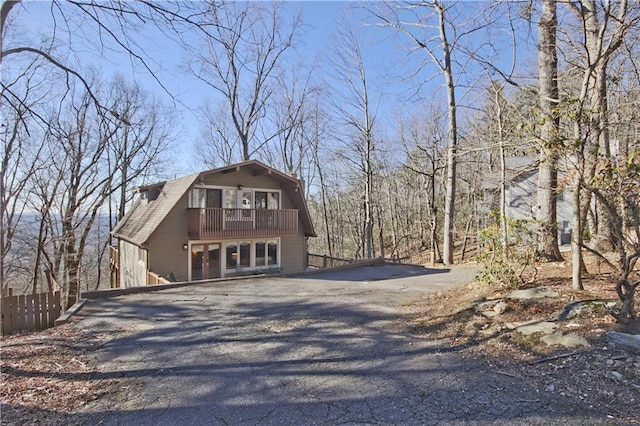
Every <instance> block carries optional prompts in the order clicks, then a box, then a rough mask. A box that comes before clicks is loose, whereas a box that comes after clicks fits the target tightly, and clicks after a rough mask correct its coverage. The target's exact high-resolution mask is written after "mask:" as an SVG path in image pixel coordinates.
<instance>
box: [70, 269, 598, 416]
mask: <svg viewBox="0 0 640 426" xmlns="http://www.w3.org/2000/svg"><path fill="white" fill-rule="evenodd" d="M369 269H370V270H374V271H376V270H379V269H378V268H377V267H374V268H369ZM422 269H425V268H422ZM394 270H395V268H394ZM404 270H413V269H411V268H408V269H404ZM381 271H382V272H381V273H380V274H375V276H377V277H379V276H381V275H384V273H388V271H385V270H384V269H382V270H381ZM341 272H344V271H341ZM333 273H335V272H333ZM333 273H332V274H333ZM423 275H428V273H427V274H423ZM372 276H373V275H372ZM394 278H395V277H394ZM334 280H338V278H334ZM363 281H366V280H365V279H362V280H361V281H352V282H351V283H346V284H345V283H344V282H340V283H336V282H335V281H332V280H331V279H325V278H324V277H323V276H318V275H315V276H314V280H313V281H310V280H305V279H300V278H287V279H276V278H274V279H271V280H267V279H264V280H246V281H236V282H233V283H228V284H225V285H222V284H219V283H218V284H216V285H202V286H192V287H185V288H182V289H174V290H167V291H163V292H159V293H153V294H148V295H130V296H123V297H121V298H116V299H110V300H102V301H90V306H89V307H88V309H85V310H83V311H82V313H81V315H83V316H85V318H84V319H83V321H81V322H80V323H79V324H78V326H79V327H83V328H85V329H87V330H88V331H90V332H93V333H94V336H95V339H96V340H97V341H96V342H95V343H96V344H95V348H96V350H95V352H94V357H95V360H94V361H95V363H96V364H97V365H99V366H100V368H101V371H100V372H99V373H93V374H90V375H87V376H86V380H102V379H108V378H117V380H118V386H117V388H116V389H114V391H113V392H111V393H110V394H109V395H108V396H106V397H104V398H101V399H99V400H98V401H95V402H93V403H90V404H88V405H87V406H86V407H85V408H84V409H83V410H82V413H78V417H77V418H73V419H70V420H74V421H76V420H77V421H79V422H81V423H90V424H97V423H100V424H107V425H111V424H141V425H147V424H149V425H151V424H153V425H155V424H167V425H172V424H189V425H198V424H256V425H257V424H318V423H321V424H338V423H342V424H458V423H464V422H479V423H481V424H489V423H493V424H513V423H518V424H579V423H589V424H594V423H598V422H605V421H606V420H605V419H604V417H603V416H602V415H601V414H600V413H595V412H593V411H591V410H590V409H589V408H588V407H586V406H579V405H575V404H574V403H573V402H572V401H570V400H569V399H566V398H563V397H560V396H558V395H552V394H547V393H544V392H538V390H536V389H532V388H530V387H528V386H527V384H526V383H523V382H522V381H521V380H519V379H517V378H514V377H508V376H505V375H501V374H499V372H493V371H490V370H488V369H487V368H486V366H485V365H484V364H483V363H481V362H480V361H478V360H475V359H469V358H466V357H465V356H464V355H463V354H462V353H460V349H461V347H459V346H456V345H452V344H451V343H450V342H437V341H430V340H428V339H427V338H425V336H417V335H412V334H410V333H408V332H407V331H406V328H404V327H403V326H402V324H403V322H404V320H405V314H404V313H403V312H402V311H399V310H397V308H396V305H393V306H390V305H389V304H388V303H387V304H385V302H384V300H385V297H384V294H385V293H384V292H385V291H389V292H392V291H396V290H395V287H393V286H387V287H389V290H386V287H385V286H384V285H382V283H381V284H380V285H378V286H376V287H375V292H373V293H372V292H370V291H363V290H365V289H367V288H370V286H369V285H367V283H365V282H363ZM374 295H375V297H374ZM61 378H62V377H61Z"/></svg>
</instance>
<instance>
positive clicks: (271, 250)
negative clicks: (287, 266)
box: [267, 241, 278, 266]
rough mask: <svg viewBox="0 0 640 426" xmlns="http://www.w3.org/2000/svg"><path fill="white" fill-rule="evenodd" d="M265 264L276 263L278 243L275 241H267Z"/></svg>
mask: <svg viewBox="0 0 640 426" xmlns="http://www.w3.org/2000/svg"><path fill="white" fill-rule="evenodd" d="M267 254H268V256H267V264H268V265H269V266H272V265H277V264H278V243H277V242H276V241H269V247H268V253H267Z"/></svg>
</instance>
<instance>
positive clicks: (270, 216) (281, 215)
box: [188, 208, 298, 240]
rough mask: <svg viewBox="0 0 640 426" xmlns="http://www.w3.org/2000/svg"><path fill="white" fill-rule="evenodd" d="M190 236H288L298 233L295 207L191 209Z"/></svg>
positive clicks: (199, 237) (206, 237) (200, 237)
mask: <svg viewBox="0 0 640 426" xmlns="http://www.w3.org/2000/svg"><path fill="white" fill-rule="evenodd" d="M188 216H189V238H193V239H201V240H202V239H211V238H229V237H238V238H251V237H286V236H294V235H297V234H298V210H294V209H220V208H206V209H189V210H188Z"/></svg>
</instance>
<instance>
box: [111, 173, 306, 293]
mask: <svg viewBox="0 0 640 426" xmlns="http://www.w3.org/2000/svg"><path fill="white" fill-rule="evenodd" d="M136 191H137V192H138V197H137V200H136V201H135V203H134V204H133V206H132V207H131V209H130V210H129V211H128V212H127V214H126V215H125V216H124V217H123V218H122V220H121V221H120V222H118V224H117V225H116V226H115V228H114V229H113V231H112V235H113V236H114V237H115V238H116V239H117V247H115V248H112V251H111V256H110V257H111V259H112V262H111V264H112V286H113V287H131V286H141V285H149V284H153V283H156V282H158V281H167V280H168V281H194V280H205V279H211V278H220V277H228V276H234V275H244V274H253V273H261V272H274V271H278V272H285V273H292V272H300V271H303V270H305V269H306V267H307V239H308V238H309V237H314V236H315V232H314V229H313V225H312V222H311V217H310V215H309V211H308V209H307V205H306V201H305V198H304V193H303V186H302V184H301V182H300V181H299V180H297V179H296V178H295V177H294V176H290V175H287V174H284V173H281V172H279V171H277V170H275V169H273V168H271V167H268V166H266V165H264V164H262V163H260V162H258V161H246V162H243V163H239V164H234V165H230V166H225V167H221V168H218V169H214V170H209V171H204V172H200V173H195V174H192V175H189V176H185V177H182V178H178V179H174V180H170V181H166V182H160V183H156V184H153V185H147V186H143V187H139V188H136ZM160 277H162V278H164V280H162V279H161V278H160Z"/></svg>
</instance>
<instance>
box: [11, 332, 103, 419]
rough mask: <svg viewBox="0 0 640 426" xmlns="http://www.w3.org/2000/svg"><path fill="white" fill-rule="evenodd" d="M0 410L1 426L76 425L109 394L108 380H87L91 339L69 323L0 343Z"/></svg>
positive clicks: (92, 369) (92, 370) (93, 371)
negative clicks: (90, 406)
mask: <svg viewBox="0 0 640 426" xmlns="http://www.w3.org/2000/svg"><path fill="white" fill-rule="evenodd" d="M0 345H1V349H0V368H1V369H0V381H1V382H2V386H0V404H2V405H1V407H0V410H1V417H0V419H1V422H2V424H3V425H17V424H43V425H68V424H75V423H81V420H80V418H77V417H76V416H75V413H76V412H77V411H78V409H79V408H80V407H81V406H82V405H84V404H86V403H87V402H88V401H91V400H93V399H96V398H99V397H100V396H101V395H103V394H104V393H105V392H107V391H108V389H109V386H110V385H111V384H112V380H99V379H96V378H95V377H92V373H95V372H96V371H97V370H96V368H95V367H92V366H90V365H89V361H88V354H89V353H90V351H91V348H92V345H91V339H90V338H89V336H85V335H83V334H82V333H80V332H78V331H77V330H76V328H75V327H74V325H73V322H71V323H68V324H65V325H61V326H58V327H54V328H51V329H48V330H44V331H38V332H30V333H23V334H16V335H12V336H6V337H3V338H2V340H1V341H0Z"/></svg>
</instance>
